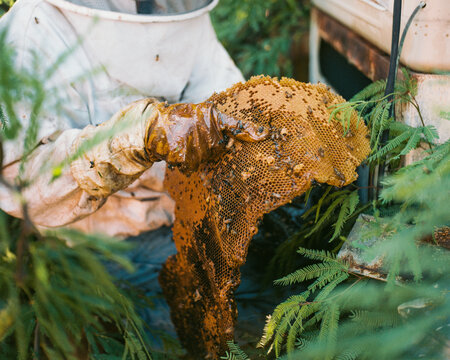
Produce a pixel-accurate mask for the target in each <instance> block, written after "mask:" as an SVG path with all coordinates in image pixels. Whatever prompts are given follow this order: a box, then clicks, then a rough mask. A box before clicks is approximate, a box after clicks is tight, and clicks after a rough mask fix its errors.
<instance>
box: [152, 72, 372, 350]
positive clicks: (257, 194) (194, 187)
mask: <svg viewBox="0 0 450 360" xmlns="http://www.w3.org/2000/svg"><path fill="white" fill-rule="evenodd" d="M209 101H212V102H214V103H215V105H216V106H217V108H218V110H220V111H221V112H224V113H226V114H228V115H232V116H235V117H236V118H239V119H242V120H251V121H253V122H256V123H258V124H261V125H263V126H265V127H269V128H270V134H271V135H270V136H269V138H268V139H266V140H264V141H262V142H259V143H241V142H239V141H235V142H234V143H233V144H231V143H229V144H228V151H227V152H226V153H225V154H224V155H223V156H222V157H221V158H220V159H219V160H218V161H217V162H215V163H213V164H208V165H205V166H203V167H202V168H200V169H199V170H198V171H197V172H195V173H194V174H191V175H190V176H186V175H184V174H182V173H180V172H179V171H178V170H171V171H169V172H168V174H167V177H166V185H167V188H168V189H169V192H170V194H171V196H172V197H173V199H174V200H175V201H176V210H175V217H176V220H175V224H174V228H173V234H174V241H175V245H176V247H177V250H178V253H177V254H176V255H175V256H173V257H171V258H169V259H168V260H167V262H166V264H165V265H164V267H163V270H162V272H161V274H160V282H161V285H162V287H163V291H164V294H165V296H166V299H167V301H168V303H169V305H170V307H171V316H172V320H173V322H174V324H175V326H176V328H177V332H178V334H179V337H180V339H181V341H182V343H183V345H184V346H185V347H186V348H187V349H188V350H189V351H190V352H191V353H193V354H195V356H196V358H201V357H203V356H205V355H206V356H209V357H211V358H218V355H219V354H223V353H224V350H225V349H226V341H227V340H231V339H232V338H233V331H234V325H235V321H236V318H237V311H236V305H235V302H234V297H233V291H234V290H235V289H236V288H237V286H238V285H239V282H240V272H239V267H240V266H241V265H243V264H244V262H245V259H246V255H247V249H248V246H249V243H250V240H251V238H252V237H253V236H254V235H255V234H256V232H257V224H258V221H259V220H260V219H261V218H262V216H263V215H264V214H266V213H268V212H270V211H272V210H274V209H275V208H277V207H279V206H281V205H283V204H286V203H287V202H289V201H291V200H292V199H293V198H294V197H296V196H298V195H301V194H302V193H304V192H305V191H306V190H307V189H308V188H309V187H310V186H311V184H312V182H313V181H317V182H321V183H327V184H330V185H334V186H343V185H346V184H349V183H351V182H352V181H354V180H355V179H356V177H357V175H356V173H355V168H356V167H357V166H358V165H359V164H360V163H361V161H362V160H363V159H364V158H365V157H366V156H367V155H368V154H369V152H370V148H369V141H368V140H367V138H366V136H367V128H366V127H365V125H364V124H363V122H362V121H361V122H360V123H359V125H358V126H356V122H357V117H356V114H355V115H354V117H353V119H352V122H351V125H350V131H349V132H348V133H347V134H346V135H345V136H344V134H343V130H342V125H341V124H340V123H338V122H336V121H332V122H328V117H329V110H328V107H329V106H330V105H332V104H336V103H340V102H343V101H344V99H342V98H341V97H339V96H337V95H335V94H333V93H331V92H329V91H328V90H327V88H326V87H325V86H324V85H320V84H319V85H311V84H305V83H300V82H297V81H295V80H292V79H285V78H283V79H281V80H277V79H274V78H270V77H253V78H252V79H250V80H249V81H247V82H246V83H239V84H236V85H234V86H233V87H231V88H230V89H228V90H226V91H224V92H222V93H219V94H214V95H213V96H212V97H211V98H210V99H209Z"/></svg>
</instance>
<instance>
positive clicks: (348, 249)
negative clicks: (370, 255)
mask: <svg viewBox="0 0 450 360" xmlns="http://www.w3.org/2000/svg"><path fill="white" fill-rule="evenodd" d="M373 221H374V217H373V216H369V215H364V214H361V215H360V216H359V217H358V219H357V220H356V223H355V225H354V226H353V229H352V231H351V232H350V234H349V235H348V238H347V241H346V242H345V243H344V245H343V246H342V248H341V250H340V251H339V254H338V258H339V259H341V260H345V261H346V262H347V263H348V264H349V270H350V271H351V272H353V273H356V274H359V275H362V276H365V277H369V278H372V279H376V280H381V281H386V277H387V274H386V272H385V271H383V269H382V267H383V258H384V256H383V255H381V256H378V257H376V258H375V259H373V260H372V261H370V262H369V261H367V260H366V259H364V257H363V250H362V249H361V247H358V246H357V243H358V242H359V239H360V237H361V234H362V233H363V232H364V231H365V230H367V229H368V227H369V226H370V223H371V222H373ZM378 241H382V239H380V238H378V237H373V238H370V239H366V240H364V241H363V245H364V246H367V247H369V248H370V247H371V246H373V245H374V244H375V243H376V242H378Z"/></svg>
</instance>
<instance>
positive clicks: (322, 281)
mask: <svg viewBox="0 0 450 360" xmlns="http://www.w3.org/2000/svg"><path fill="white" fill-rule="evenodd" d="M343 272H346V269H345V267H344V266H342V265H341V266H340V267H338V268H336V269H334V270H332V271H329V272H327V273H325V274H323V275H322V276H320V277H319V278H318V279H317V280H316V281H314V282H313V283H312V284H311V285H309V286H308V290H309V291H311V293H313V292H315V291H317V290H320V289H322V288H323V287H325V286H327V284H329V283H331V282H332V281H333V280H334V279H336V278H337V277H340V275H341V274H342V273H343Z"/></svg>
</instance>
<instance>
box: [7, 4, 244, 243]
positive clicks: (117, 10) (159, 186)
mask: <svg viewBox="0 0 450 360" xmlns="http://www.w3.org/2000/svg"><path fill="white" fill-rule="evenodd" d="M217 1H218V0H213V1H211V0H185V1H181V0H153V9H154V12H156V13H157V15H155V14H152V15H141V14H139V15H138V14H136V2H135V1H132V0H70V1H69V0H18V1H17V3H16V4H15V5H14V6H13V7H12V9H11V10H10V11H9V12H8V13H7V14H6V15H5V16H4V17H3V18H2V19H1V20H0V29H1V28H5V27H8V28H9V31H8V39H9V42H10V43H11V44H13V45H14V46H15V48H16V51H17V53H18V65H19V66H25V67H26V66H31V64H30V63H31V61H32V57H31V55H30V51H35V52H36V53H37V54H39V57H40V59H41V60H42V61H43V62H44V63H46V64H52V63H53V62H54V61H55V60H56V59H57V58H58V56H59V55H60V54H61V53H63V52H64V51H67V50H68V49H70V48H71V47H73V46H74V44H75V43H76V40H77V37H78V36H82V38H83V41H82V43H81V46H79V47H77V48H76V50H75V51H74V53H73V54H71V56H70V57H69V58H68V59H67V60H66V61H65V62H63V63H62V65H61V66H60V68H59V69H58V72H57V76H56V78H57V79H58V84H59V85H58V86H61V87H62V91H63V92H64V95H65V97H66V98H67V99H68V101H65V102H64V110H65V111H64V112H63V113H64V114H65V115H64V116H52V115H49V114H46V115H43V116H41V118H40V120H39V121H40V130H39V139H41V142H40V145H39V146H38V147H37V148H36V150H34V152H33V155H32V157H31V159H30V160H29V161H28V162H27V165H26V167H25V176H26V177H27V178H29V179H33V185H32V186H30V187H28V188H27V189H26V190H25V193H24V196H25V198H26V200H27V202H28V209H29V213H30V216H31V218H32V219H33V221H34V222H35V223H36V224H38V225H40V226H44V227H58V226H64V225H68V224H70V226H71V227H74V228H77V229H80V230H83V231H88V232H102V233H106V234H109V235H114V236H122V237H124V236H129V235H137V234H138V233H141V232H143V231H148V230H152V229H156V228H158V227H160V226H162V225H170V224H171V222H172V220H173V202H172V200H171V199H170V198H169V197H168V195H167V194H166V193H165V192H164V189H163V178H164V174H165V164H164V163H157V164H155V165H154V166H153V167H152V168H151V169H149V170H147V171H146V172H145V173H144V174H143V175H142V176H141V177H140V178H139V179H138V180H137V181H135V182H134V183H133V184H132V185H131V186H130V187H128V188H127V189H125V190H122V191H119V192H117V193H115V194H113V195H111V196H109V197H108V198H107V199H106V198H93V197H92V196H89V194H87V193H86V192H85V191H83V190H82V189H80V188H79V186H78V184H77V182H76V181H75V179H74V178H73V176H72V174H71V171H70V167H67V168H65V169H64V170H63V173H62V176H60V177H59V178H58V179H57V180H55V181H53V182H50V177H51V176H50V173H48V172H47V173H44V174H42V172H41V171H40V170H41V169H42V166H43V164H44V163H45V164H48V163H49V162H50V163H53V164H57V163H59V162H60V161H62V160H63V159H64V158H65V157H66V156H67V155H68V154H69V151H70V149H71V146H72V143H73V141H74V139H75V138H76V137H77V136H78V134H79V133H80V131H81V129H82V128H84V127H85V126H87V125H90V124H93V125H97V124H100V123H102V122H104V121H106V120H108V119H109V118H110V117H111V116H112V115H113V114H114V113H115V112H116V111H118V110H119V109H121V108H123V107H124V106H125V105H127V104H128V103H130V102H132V101H134V100H137V99H140V98H143V97H160V98H163V99H165V100H167V101H168V102H171V103H175V102H201V101H203V100H205V99H206V98H207V97H209V96H210V95H211V94H212V93H213V92H214V91H221V90H223V89H225V88H227V87H229V86H230V85H232V84H233V83H236V82H238V81H241V80H243V78H242V75H241V73H240V71H239V70H238V69H237V68H236V66H235V65H234V63H233V61H232V60H231V59H230V57H229V56H228V54H227V53H226V51H225V50H224V48H223V47H222V45H221V44H220V43H219V42H218V40H217V38H216V35H215V33H214V30H213V27H212V25H211V21H210V18H209V14H208V12H209V11H210V10H211V9H212V8H213V7H214V6H215V5H216V4H217ZM94 19H96V21H93V20H94ZM99 68H103V69H104V71H100V72H99V71H96V70H97V69H99ZM80 78H82V79H83V80H79V79H80ZM75 79H78V80H77V81H75ZM61 84H62V85H61ZM50 85H53V84H49V86H50ZM29 112H30V111H29V109H28V108H27V107H26V106H24V107H23V108H20V109H19V113H20V118H21V120H22V121H23V123H24V125H25V126H24V127H26V124H27V121H28V118H29ZM21 144H22V140H21V139H20V138H19V139H16V140H15V141H14V142H8V143H6V144H4V145H3V146H4V161H3V164H4V169H3V175H4V176H5V177H6V178H7V179H8V180H9V181H11V182H12V181H13V179H14V178H15V177H16V176H17V174H18V171H19V170H18V169H19V162H18V161H17V160H19V159H20V158H21V155H22V152H21ZM0 208H2V209H3V210H4V211H6V212H7V213H9V214H11V215H13V216H21V210H20V209H21V207H20V204H19V203H18V201H17V200H16V199H15V198H14V197H13V196H12V194H11V193H10V192H9V191H8V190H7V189H6V188H4V187H2V186H0Z"/></svg>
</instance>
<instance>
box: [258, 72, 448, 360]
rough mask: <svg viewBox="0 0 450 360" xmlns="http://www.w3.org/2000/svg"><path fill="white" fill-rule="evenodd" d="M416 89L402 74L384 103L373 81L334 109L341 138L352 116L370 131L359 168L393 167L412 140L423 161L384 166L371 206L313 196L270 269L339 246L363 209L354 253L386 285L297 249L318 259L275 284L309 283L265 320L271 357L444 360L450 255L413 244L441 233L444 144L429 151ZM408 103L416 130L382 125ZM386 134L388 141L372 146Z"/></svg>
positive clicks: (338, 196)
mask: <svg viewBox="0 0 450 360" xmlns="http://www.w3.org/2000/svg"><path fill="white" fill-rule="evenodd" d="M416 86H417V85H416V84H415V82H414V81H413V80H412V79H411V78H410V77H409V75H408V74H407V73H406V72H404V80H403V81H401V82H399V84H398V85H397V87H396V92H395V94H394V95H395V97H394V102H393V103H389V102H387V101H386V98H387V97H385V96H384V87H385V82H384V81H378V82H376V83H374V84H372V85H370V86H369V87H368V88H366V89H364V90H363V91H362V92H360V93H359V94H357V95H356V96H355V97H354V98H353V99H352V100H351V101H350V102H349V103H345V104H342V105H338V106H337V107H336V108H335V109H333V113H332V120H338V121H340V122H341V123H342V125H343V127H344V131H348V124H349V118H350V117H351V116H354V111H357V112H358V113H359V114H360V116H361V119H364V121H365V122H366V123H367V124H368V126H369V130H370V135H371V145H372V153H371V155H370V157H369V158H368V159H367V160H366V161H367V163H368V165H369V166H370V167H371V168H373V167H374V166H375V165H376V164H377V163H380V162H386V163H387V164H390V165H392V164H393V163H394V161H398V160H399V158H400V157H401V156H403V155H406V154H408V153H409V152H410V151H411V150H413V149H415V148H416V147H417V146H418V145H419V144H420V142H427V143H428V145H429V148H430V150H429V155H428V156H427V157H426V158H425V159H423V160H421V161H419V162H416V163H414V164H412V165H409V166H407V167H404V168H402V169H400V170H396V169H395V167H392V168H391V169H392V170H391V171H392V174H391V175H390V176H388V177H386V178H385V179H384V180H383V181H382V184H383V186H384V188H383V190H382V191H381V192H380V194H379V197H378V198H376V199H375V200H374V201H373V203H372V204H365V205H364V204H360V199H359V196H358V188H357V186H356V185H355V184H351V185H350V186H348V187H346V188H344V189H339V190H337V189H334V188H332V187H325V188H323V189H321V190H320V191H318V192H316V193H315V194H314V191H313V195H312V197H313V204H314V205H313V206H310V207H309V209H308V211H306V212H305V213H304V214H303V216H302V220H303V223H304V228H303V229H302V230H301V231H299V232H298V233H296V234H294V235H293V236H291V237H290V238H289V239H288V240H287V241H285V242H284V243H282V245H281V246H280V247H279V249H278V250H277V253H276V255H275V257H274V258H273V260H272V263H271V264H270V266H271V267H272V269H273V268H275V267H280V268H283V269H284V270H286V268H287V267H286V266H284V267H283V265H282V264H283V263H285V262H286V261H285V260H286V259H290V258H292V256H290V255H289V252H292V251H293V249H295V248H298V247H299V246H302V245H303V246H305V244H309V246H314V245H313V244H314V241H318V240H319V239H321V238H326V239H329V240H330V241H332V240H335V239H340V240H341V241H342V240H345V237H344V236H343V235H345V234H348V232H349V230H350V229H351V227H352V226H353V223H354V221H355V220H356V217H357V216H358V215H359V214H360V213H361V212H362V211H365V212H372V213H373V214H374V216H375V221H374V222H373V223H371V226H370V227H369V228H368V229H366V230H365V231H364V232H362V233H361V234H359V237H360V240H359V242H357V243H356V244H352V246H356V247H358V249H359V250H360V251H361V258H363V259H365V261H367V262H368V263H370V262H371V261H376V260H377V259H379V258H380V256H381V257H382V259H383V268H382V269H380V271H384V272H385V273H386V274H387V278H386V283H382V282H377V281H374V280H369V279H367V278H364V277H361V276H360V275H359V274H355V273H352V271H350V269H351V267H349V265H348V264H346V263H345V262H344V261H342V260H339V259H336V258H335V256H334V255H333V253H329V252H327V251H325V250H316V251H314V250H306V249H304V248H302V247H300V249H299V252H300V253H301V254H302V255H304V256H306V257H307V258H309V259H311V260H314V261H316V262H315V263H312V264H311V263H310V264H306V265H304V266H303V267H301V268H300V269H299V270H296V271H294V272H292V273H291V274H289V275H286V276H283V277H282V278H280V279H279V280H276V281H275V284H277V285H283V286H292V285H293V284H299V283H300V284H304V283H305V282H307V288H306V289H305V290H304V291H303V292H301V293H300V294H299V295H292V296H290V297H289V298H288V299H286V300H285V301H284V302H282V303H281V304H279V305H278V306H277V307H276V308H275V310H274V312H273V314H272V315H271V316H269V318H268V321H267V324H266V327H265V330H264V336H263V337H262V340H261V346H268V349H269V351H272V350H273V351H274V353H275V356H276V357H279V356H281V355H282V354H283V353H285V352H286V354H285V355H284V357H283V359H284V358H286V359H291V358H292V359H297V358H302V359H381V358H388V359H414V358H432V359H441V358H442V359H443V358H445V354H444V350H445V346H446V345H445V344H446V342H447V341H448V337H449V332H448V326H449V324H448V314H449V311H450V305H449V302H448V285H449V281H448V271H449V264H450V262H449V256H448V252H447V251H445V250H443V249H441V248H437V247H433V246H430V245H426V244H424V243H420V239H422V238H424V237H427V236H429V235H430V234H433V233H434V231H435V230H436V229H437V228H439V227H442V226H446V225H447V226H448V219H449V218H450V216H449V215H450V214H449V212H450V210H449V207H448V204H446V202H447V199H448V198H449V193H448V189H449V188H450V186H449V185H450V184H449V181H450V171H449V170H450V166H449V164H450V142H447V143H444V144H441V145H433V144H434V142H435V141H436V139H437V137H438V136H437V131H436V129H434V128H433V127H432V126H426V125H425V124H424V121H423V119H422V115H421V113H420V109H419V108H418V104H417V101H416V100H415V93H416ZM406 102H409V103H410V104H412V106H414V107H416V109H417V110H418V113H419V117H420V118H421V119H422V126H419V127H417V128H413V127H410V126H408V125H406V124H402V123H397V122H392V120H391V119H390V118H389V116H388V114H389V109H390V107H391V106H392V105H393V104H395V103H406ZM360 121H361V120H360ZM385 129H389V132H390V139H389V141H388V142H387V143H386V144H384V145H383V146H381V147H380V146H379V144H380V138H381V133H382V132H383V130H385ZM394 169H395V170H394ZM308 196H311V195H310V194H308ZM380 214H383V216H381V215H380ZM374 237H375V238H378V239H384V240H383V241H381V240H380V241H377V242H375V244H374V245H372V246H370V247H368V246H367V245H366V244H365V243H364V240H366V239H369V238H374ZM340 244H341V243H339V244H338V245H337V246H336V248H335V250H337V249H339V247H340ZM287 262H289V264H290V265H291V266H292V264H294V262H293V261H292V260H288V261H287Z"/></svg>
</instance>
